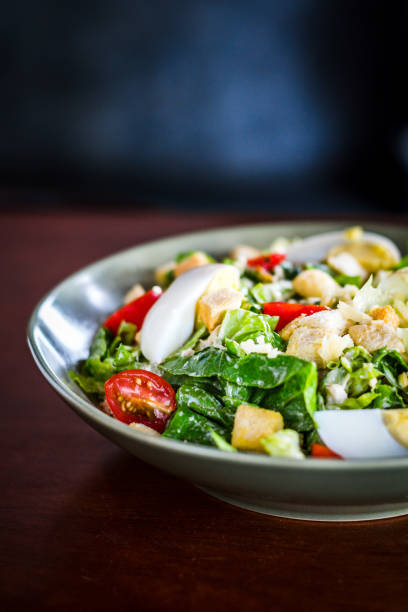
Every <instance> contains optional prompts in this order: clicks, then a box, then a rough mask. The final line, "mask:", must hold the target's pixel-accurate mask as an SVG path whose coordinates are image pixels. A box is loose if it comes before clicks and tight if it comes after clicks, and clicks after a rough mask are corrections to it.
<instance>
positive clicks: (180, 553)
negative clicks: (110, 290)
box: [0, 212, 408, 612]
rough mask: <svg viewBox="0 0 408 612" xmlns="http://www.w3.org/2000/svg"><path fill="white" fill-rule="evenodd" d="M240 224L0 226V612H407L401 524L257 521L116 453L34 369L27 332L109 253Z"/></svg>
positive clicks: (92, 221)
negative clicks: (32, 319) (44, 304)
mask: <svg viewBox="0 0 408 612" xmlns="http://www.w3.org/2000/svg"><path fill="white" fill-rule="evenodd" d="M247 220H250V221H254V220H260V219H259V218H258V219H256V217H251V218H249V217H244V216H243V215H226V214H224V215H216V214H211V215H210V216H208V215H204V214H197V215H194V216H187V215H186V214H185V213H177V214H170V213H159V212H156V213H154V212H153V213H149V214H145V215H143V216H140V215H136V214H130V213H123V214H115V215H109V214H107V213H103V214H86V213H80V212H76V213H68V212H66V213H60V214H57V213H49V214H45V213H44V214H30V213H22V214H8V215H4V216H3V217H2V218H1V228H2V254H1V269H2V273H1V283H2V287H3V291H2V296H3V297H2V300H1V309H2V317H1V321H2V328H3V329H2V336H1V337H2V351H1V357H2V364H1V371H2V381H3V384H2V391H3V393H2V399H3V402H2V410H1V415H2V416H1V430H0V431H1V434H0V435H1V471H0V473H1V483H0V484H1V487H0V491H1V504H0V512H1V524H0V525H1V526H0V528H1V538H0V539H1V541H0V609H1V611H2V612H8V611H13V610H24V609H31V610H36V609H42V610H60V611H65V610H127V609H132V610H204V609H205V610H223V611H226V610H274V611H284V612H285V611H287V610H288V611H289V610H301V611H302V610H305V611H306V610H313V611H329V612H331V611H336V610H339V611H343V610H344V611H350V610H370V611H379V612H380V611H385V610H387V611H392V612H394V611H400V610H401V611H406V610H407V609H408V595H407V584H408V582H407V581H408V578H407V575H408V572H407V570H408V518H399V519H393V520H384V521H378V522H373V523H358V524H326V523H308V522H302V521H289V520H285V519H280V518H273V517H267V516H262V515H257V514H254V513H251V512H246V511H243V510H239V509H236V508H234V507H232V506H229V505H226V504H223V503H221V502H218V501H216V500H214V499H212V498H210V497H207V496H206V495H205V494H204V493H202V492H200V491H199V490H197V489H196V488H194V486H192V485H190V484H188V483H186V482H182V481H180V480H177V479H176V478H174V477H172V476H168V475H167V474H165V473H163V472H160V471H158V470H157V469H154V468H152V467H150V466H148V465H146V464H144V463H142V462H141V461H139V460H138V459H136V458H134V457H132V456H130V455H128V454H126V453H125V452H124V451H122V450H120V449H118V448H116V447H115V446H114V445H113V444H112V443H110V442H109V441H107V440H105V439H104V438H102V437H101V436H100V435H99V434H97V433H96V432H95V431H93V430H92V429H91V428H90V427H88V426H87V425H85V423H83V422H82V421H81V420H80V419H78V417H77V416H76V415H75V414H74V413H73V412H71V411H70V410H69V408H68V407H67V406H66V405H65V404H64V403H63V402H62V400H60V399H59V398H58V397H57V395H56V394H55V393H54V391H53V390H52V389H51V388H50V387H49V386H48V384H47V383H46V382H45V380H44V379H43V378H42V376H41V374H40V373H39V371H38V370H37V368H36V367H35V365H34V363H33V361H32V359H31V356H30V355H29V352H28V349H27V346H26V341H25V326H26V323H27V319H28V317H29V314H30V312H31V310H32V309H33V307H34V305H35V303H36V302H37V301H38V300H39V299H40V298H41V297H42V295H43V294H44V293H45V292H46V291H47V290H48V289H50V288H51V287H52V286H53V285H54V284H56V283H57V282H58V281H60V280H61V279H62V278H63V277H65V276H66V275H67V274H69V273H71V272H73V271H74V270H76V269H78V268H80V267H82V266H83V265H85V264H88V263H89V262H91V261H93V260H96V259H98V258H99V257H102V256H105V255H107V254H109V253H112V252H114V251H116V250H119V249H122V248H125V247H128V246H131V245H134V244H137V243H138V242H141V241H145V240H148V239H151V238H157V237H161V236H165V235H169V234H173V233H176V232H182V231H188V230H192V229H194V230H197V229H201V228H204V227H214V226H217V225H225V224H231V223H238V222H240V223H242V222H245V221H247Z"/></svg>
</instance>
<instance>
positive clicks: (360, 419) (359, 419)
mask: <svg viewBox="0 0 408 612" xmlns="http://www.w3.org/2000/svg"><path fill="white" fill-rule="evenodd" d="M406 410H407V412H408V409H406ZM385 412H387V411H385V410H370V409H365V410H322V411H320V412H316V413H315V415H314V419H315V421H316V423H317V425H318V431H319V436H320V437H321V439H322V440H323V442H324V444H326V446H328V447H329V448H330V449H331V450H332V451H334V452H335V453H337V454H338V455H341V456H342V457H343V458H344V459H377V458H378V459H380V458H384V457H408V448H406V447H405V446H402V445H401V444H399V443H398V442H397V440H396V439H395V438H394V437H393V436H392V435H391V433H390V432H389V430H388V428H387V426H386V425H385V423H384V416H383V413H385ZM390 412H391V411H390Z"/></svg>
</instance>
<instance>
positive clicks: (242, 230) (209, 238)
mask: <svg viewBox="0 0 408 612" xmlns="http://www.w3.org/2000/svg"><path fill="white" fill-rule="evenodd" d="M343 227H345V224H344V223H335V222H331V223H316V222H313V223H301V224H300V223H297V224H296V223H291V224H288V223H286V224H263V225H252V226H246V227H231V228H222V229H217V230H211V231H206V232H200V233H195V234H188V235H181V236H176V237H173V238H168V239H165V240H159V241H156V242H151V243H148V244H144V245H141V246H137V247H134V248H132V249H129V250H126V251H122V252H121V253H118V254H116V255H113V256H111V257H108V258H106V259H103V260H101V261H99V262H97V263H94V264H92V265H90V266H88V267H86V268H84V269H83V270H81V271H79V272H77V273H76V274H73V275H72V276H70V277H69V278H67V279H66V280H65V281H63V282H62V283H61V284H59V285H58V286H57V287H55V289H53V290H52V291H50V292H49V293H48V294H47V295H46V296H45V297H44V298H43V300H42V301H41V302H40V303H39V305H38V306H37V307H36V309H35V310H34V312H33V314H32V316H31V319H30V322H29V326H28V343H29V346H30V349H31V351H32V354H33V357H34V359H35V361H36V363H37V365H38V367H39V369H40V370H41V372H42V373H43V375H44V376H45V378H46V379H47V380H48V382H49V383H50V384H51V386H52V387H54V389H55V390H56V391H57V393H59V395H60V396H61V397H62V398H63V399H64V400H65V401H66V402H67V403H68V404H69V405H70V406H71V407H72V408H73V409H74V410H75V412H76V413H77V414H78V415H79V416H80V417H81V418H82V419H83V420H84V421H86V422H87V423H89V425H91V426H92V427H94V428H95V429H96V430H97V431H99V432H100V433H101V434H103V435H104V436H106V437H107V438H109V439H110V440H112V441H113V442H114V443H116V444H118V445H119V446H120V447H122V448H124V449H126V450H128V451H129V452H131V453H133V454H134V455H136V456H137V457H139V458H140V459H143V460H144V461H147V462H148V463H151V464H152V465H155V466H157V467H159V468H161V469H163V470H165V471H167V472H170V473H172V474H175V475H177V476H180V477H182V478H185V479H187V480H190V481H192V482H193V483H195V484H196V485H198V486H199V487H201V488H202V489H204V490H205V491H207V492H208V493H210V494H211V495H214V496H216V497H218V498H219V499H222V500H224V501H226V502H229V503H232V504H235V505H237V506H241V507H243V508H247V509H250V510H254V511H257V512H263V513H267V514H273V515H276V516H284V517H289V518H298V519H307V520H324V521H340V520H342V521H343V520H346V521H353V520H366V519H379V518H386V517H391V516H398V515H403V514H408V478H407V477H408V459H407V458H401V459H383V460H376V461H372V460H371V461H366V460H364V461H363V460H361V461H356V460H353V461H334V460H325V459H306V460H304V461H298V460H290V459H280V458H271V457H269V456H266V455H257V454H249V453H248V454H245V453H233V454H232V453H226V452H222V451H219V450H216V449H211V448H206V447H203V446H198V445H195V444H189V443H183V442H178V441H173V440H166V439H164V438H159V437H157V438H156V437H150V436H146V435H144V434H142V433H139V432H137V431H135V430H133V429H132V428H130V427H128V426H126V425H124V424H122V423H120V422H119V421H117V420H114V419H113V418H111V417H109V416H107V415H106V414H104V413H103V412H101V411H100V410H99V409H98V408H96V407H95V406H94V405H93V404H92V403H91V402H90V401H89V400H88V399H87V397H86V396H85V395H84V394H83V393H82V392H81V390H80V389H79V388H78V387H77V386H76V385H75V384H74V383H73V382H72V381H71V379H70V378H69V377H68V370H70V369H72V368H74V367H75V366H76V364H77V362H78V361H79V360H81V359H84V358H86V356H87V353H88V349H89V345H90V343H91V340H92V337H93V335H94V333H95V331H96V329H97V327H98V326H99V325H100V324H101V323H102V322H103V320H104V319H105V318H106V316H107V315H108V314H109V313H110V312H112V311H113V310H115V309H116V308H117V307H118V305H119V304H120V303H121V300H122V296H123V294H124V292H125V291H126V290H127V289H128V288H129V287H130V286H131V285H132V284H134V283H135V282H136V281H140V282H141V283H145V284H146V285H147V286H148V285H150V284H152V279H153V269H154V268H155V267H156V266H158V265H160V264H161V263H163V262H165V261H167V260H168V259H171V258H172V257H173V256H174V255H175V254H176V253H177V252H179V251H187V250H189V249H202V250H205V251H208V252H210V253H212V254H213V255H216V256H217V255H224V254H225V253H226V252H228V250H230V248H232V247H233V246H235V245H237V244H240V243H241V244H242V243H247V244H253V245H260V246H261V247H266V246H267V245H268V244H269V243H270V242H271V241H272V240H273V239H274V238H276V237H277V236H287V237H289V238H290V237H294V236H306V235H310V234H315V233H318V232H323V231H330V230H333V229H341V228H343ZM366 229H369V230H372V231H377V232H379V233H383V234H386V235H387V236H389V237H390V238H391V239H393V240H394V241H395V242H396V243H397V244H398V245H399V246H400V247H401V248H404V245H405V241H406V229H404V228H403V227H402V228H401V227H394V226H384V225H383V224H382V225H375V224H370V225H369V226H368V225H366Z"/></svg>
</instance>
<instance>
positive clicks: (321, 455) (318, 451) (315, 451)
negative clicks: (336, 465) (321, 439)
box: [311, 443, 343, 459]
mask: <svg viewBox="0 0 408 612" xmlns="http://www.w3.org/2000/svg"><path fill="white" fill-rule="evenodd" d="M311 451H312V452H311V455H312V457H316V458H318V459H342V458H343V457H341V456H340V455H338V454H337V453H335V452H333V451H332V450H330V448H329V447H328V446H325V445H324V444H317V443H315V444H312V449H311Z"/></svg>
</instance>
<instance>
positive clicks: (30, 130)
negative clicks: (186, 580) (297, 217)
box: [0, 0, 408, 214]
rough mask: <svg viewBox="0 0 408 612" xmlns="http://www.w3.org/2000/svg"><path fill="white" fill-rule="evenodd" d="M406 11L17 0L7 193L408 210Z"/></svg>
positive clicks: (7, 87) (12, 197) (10, 62)
mask: <svg viewBox="0 0 408 612" xmlns="http://www.w3.org/2000/svg"><path fill="white" fill-rule="evenodd" d="M406 6H407V4H406V3H405V2H379V1H376V0H373V1H371V2H370V1H365V2H364V1H358V0H354V1H347V0H330V1H327V0H287V1H282V0H260V1H259V0H252V1H251V2H250V1H248V0H245V1H243V0H235V2H229V1H224V0H213V1H211V0H202V1H196V2H194V1H191V0H190V1H185V0H173V1H172V2H161V1H159V0H148V1H137V0H136V1H135V0H133V1H132V0H115V1H113V0H98V2H90V1H87V0H82V1H81V2H78V1H73V0H69V1H68V0H60V1H59V2H55V1H51V0H48V1H47V0H45V1H42V2H29V1H28V0H22V1H21V2H16V3H14V4H11V3H10V4H7V5H4V6H3V7H2V16H1V20H0V41H1V42H0V46H1V49H2V53H1V81H0V92H1V95H0V110H1V112H0V135H1V137H0V194H1V201H2V203H3V204H6V205H7V204H14V203H20V204H24V205H25V206H31V207H34V208H35V207H37V208H39V207H41V206H54V205H55V206H57V205H59V206H64V205H70V206H74V205H77V206H79V205H81V206H84V205H89V206H95V207H110V206H111V205H112V203H113V202H114V203H115V204H122V205H124V206H126V205H128V206H130V205H132V206H137V205H139V206H142V205H143V206H149V205H155V204H156V205H157V204H158V205H159V206H171V207H173V208H175V207H186V208H190V207H191V206H192V205H194V206H195V207H196V206H198V207H199V206H201V207H204V206H210V207H216V208H217V209H219V208H225V209H240V210H246V209H248V208H250V209H251V210H253V209H254V208H256V209H257V210H260V211H268V212H274V213H280V212H285V213H288V212H292V211H293V212H296V213H298V212H301V213H302V214H308V213H322V212H323V213H330V212H360V211H370V212H373V213H379V212H387V213H395V214H397V213H398V212H406V210H407V208H408V207H407V193H408V189H407V187H408V179H407V176H408V172H407V166H408V100H407V95H406V93H405V89H406V78H407V74H408V71H407V67H408V66H407V52H406V40H407V27H406V26H407V20H406V17H407V14H406V13H407V11H406Z"/></svg>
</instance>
